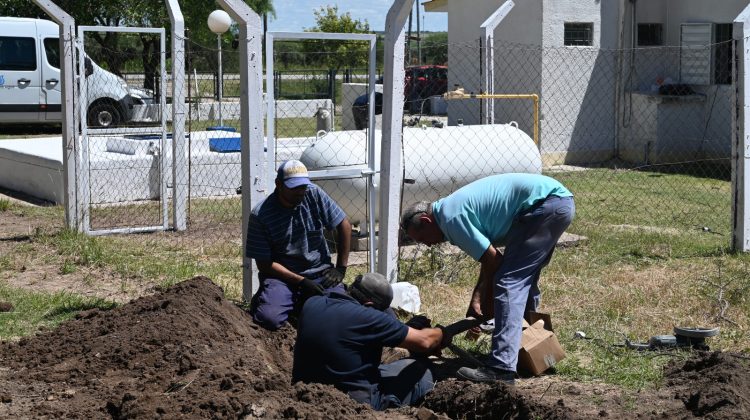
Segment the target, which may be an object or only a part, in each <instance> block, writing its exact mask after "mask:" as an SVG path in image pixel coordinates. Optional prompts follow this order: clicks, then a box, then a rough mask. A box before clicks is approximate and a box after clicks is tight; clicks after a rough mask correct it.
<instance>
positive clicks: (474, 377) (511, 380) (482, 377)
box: [457, 366, 516, 385]
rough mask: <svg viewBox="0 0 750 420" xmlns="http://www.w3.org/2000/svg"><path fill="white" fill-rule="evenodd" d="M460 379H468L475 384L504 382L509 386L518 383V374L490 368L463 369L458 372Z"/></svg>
mask: <svg viewBox="0 0 750 420" xmlns="http://www.w3.org/2000/svg"><path fill="white" fill-rule="evenodd" d="M457 375H458V377H459V378H462V379H468V380H470V381H474V382H497V381H500V382H504V383H506V384H508V385H514V384H515V383H516V372H511V371H509V370H502V369H495V368H491V367H488V366H481V367H478V368H476V369H472V368H468V367H462V368H461V369H459V370H458V372H457Z"/></svg>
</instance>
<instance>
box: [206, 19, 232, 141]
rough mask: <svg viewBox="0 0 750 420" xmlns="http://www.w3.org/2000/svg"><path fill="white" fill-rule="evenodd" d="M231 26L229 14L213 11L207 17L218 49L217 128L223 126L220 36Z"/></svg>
mask: <svg viewBox="0 0 750 420" xmlns="http://www.w3.org/2000/svg"><path fill="white" fill-rule="evenodd" d="M231 24H232V18H230V17H229V14H228V13H227V12H225V11H223V10H214V11H213V12H211V14H210V15H208V29H210V30H211V32H213V33H215V34H216V45H217V47H218V55H219V57H218V59H219V83H218V86H217V89H218V94H217V99H218V100H219V126H222V127H223V126H224V118H223V115H222V112H221V99H222V91H223V90H224V81H223V78H224V76H223V75H222V72H221V35H222V34H223V33H224V32H226V31H227V30H229V26H230V25H231Z"/></svg>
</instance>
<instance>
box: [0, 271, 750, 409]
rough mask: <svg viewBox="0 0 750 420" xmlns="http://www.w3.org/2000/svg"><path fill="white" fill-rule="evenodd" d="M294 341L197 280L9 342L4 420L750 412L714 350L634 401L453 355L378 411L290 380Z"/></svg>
mask: <svg viewBox="0 0 750 420" xmlns="http://www.w3.org/2000/svg"><path fill="white" fill-rule="evenodd" d="M294 338H295V331H294V330H292V329H291V328H289V329H283V330H281V331H278V332H274V333H271V332H268V331H266V330H264V329H262V328H259V327H257V326H256V325H255V324H253V322H252V321H251V319H250V317H249V316H248V315H247V314H246V313H245V312H244V311H243V310H242V309H240V308H239V307H237V306H236V305H235V304H234V303H232V302H231V301H228V300H227V299H225V297H224V294H223V292H222V290H221V288H220V287H218V286H216V285H215V284H213V283H212V282H211V281H210V280H209V279H207V278H205V277H196V278H194V279H191V280H187V281H185V282H182V283H180V284H177V285H175V286H173V287H171V288H170V289H168V290H165V291H162V292H160V293H157V294H155V295H151V296H146V297H142V298H140V299H137V300H134V301H132V302H130V303H128V304H125V305H123V306H121V307H119V308H116V309H113V310H109V311H99V310H91V311H85V312H81V313H79V314H78V315H77V317H76V318H75V319H73V320H71V321H68V322H66V323H63V324H62V325H60V326H59V327H58V328H56V329H54V330H52V331H46V332H43V333H40V334H37V335H35V336H33V337H27V338H23V339H21V340H20V341H18V342H16V343H3V344H0V418H115V419H124V418H176V417H184V418H312V419H322V418H341V419H348V418H377V419H385V418H387V419H394V418H402V419H409V418H410V419H415V418H416V419H420V420H427V419H440V418H446V417H445V415H447V416H449V417H450V418H462V419H479V418H545V419H563V418H591V417H595V416H600V417H605V416H606V417H610V418H632V417H665V416H666V417H679V418H689V417H693V416H706V417H712V418H740V417H743V416H745V415H746V413H748V412H750V368H749V367H748V361H747V360H745V359H743V358H741V357H736V356H730V355H725V354H721V353H718V354H717V353H705V354H700V355H699V357H698V358H696V359H694V360H691V361H689V362H687V363H683V364H681V365H674V366H672V367H670V369H669V370H668V372H667V385H668V386H667V387H665V388H663V389H662V390H659V392H657V393H653V394H648V393H643V394H639V395H637V396H635V397H632V399H629V400H626V399H624V398H623V395H621V393H620V392H619V391H617V390H615V391H614V392H611V394H612V395H613V397H611V398H610V397H609V396H608V395H609V394H608V393H607V392H609V391H606V390H605V391H603V392H599V390H598V389H595V388H594V387H592V386H591V384H571V383H565V382H564V381H560V380H555V379H554V377H548V378H547V379H545V378H535V379H531V380H527V381H523V382H522V383H520V384H519V386H517V387H515V388H512V387H511V388H509V387H507V386H505V385H503V384H473V383H469V382H464V381H458V380H455V379H452V377H453V375H454V373H455V369H456V368H457V364H458V363H459V362H458V361H457V360H456V359H443V360H439V361H438V362H437V363H436V371H435V377H436V378H439V379H440V380H441V381H440V382H439V383H438V384H437V385H436V387H435V390H434V391H433V392H431V393H430V394H428V396H427V397H426V399H425V401H424V403H423V406H422V407H420V408H404V409H399V410H389V411H386V412H384V413H383V412H381V413H379V412H375V411H373V410H371V409H370V408H369V406H366V405H362V404H358V403H356V402H354V401H353V400H351V399H350V398H349V397H348V396H347V395H345V394H343V393H341V392H339V391H338V390H336V389H335V388H333V387H330V386H324V385H315V384H309V385H306V384H299V383H298V384H292V383H291V367H292V349H293V345H294ZM550 379H551V380H552V382H550V381H549V380H550ZM545 381H547V382H545ZM535 384H536V387H535ZM553 386H554V391H553V390H552V387H553ZM548 391H549V392H548ZM592 392H594V393H596V398H594V397H592V395H591V393H592ZM675 397H677V399H676V398H675ZM436 413H444V414H436Z"/></svg>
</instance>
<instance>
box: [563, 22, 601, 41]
mask: <svg viewBox="0 0 750 420" xmlns="http://www.w3.org/2000/svg"><path fill="white" fill-rule="evenodd" d="M572 31H580V33H582V34H584V35H586V36H584V37H582V39H571V38H570V37H571V36H572V34H571V32H572ZM584 38H585V39H584ZM563 46H566V47H593V46H594V22H564V23H563Z"/></svg>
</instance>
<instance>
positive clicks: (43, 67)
mask: <svg viewBox="0 0 750 420" xmlns="http://www.w3.org/2000/svg"><path fill="white" fill-rule="evenodd" d="M59 33H60V31H59V28H58V26H57V24H56V23H55V22H52V21H49V20H42V19H27V18H14V17H0V124H4V123H7V124H11V123H14V124H15V123H22V124H29V123H32V124H33V123H42V124H44V123H59V122H60V121H61V118H62V117H61V94H60V51H59V50H60V43H59ZM84 60H85V62H84V67H85V69H86V71H85V74H86V83H87V91H88V92H87V96H88V101H87V109H88V111H87V118H86V120H87V123H88V126H90V127H113V126H117V125H119V124H121V123H124V122H128V121H131V119H132V117H133V108H134V106H136V105H143V104H151V103H153V93H152V92H150V91H147V90H145V89H136V88H131V87H128V85H127V83H126V82H125V80H124V79H122V78H120V77H117V76H116V75H114V74H112V73H110V72H108V71H106V70H104V69H102V68H101V67H99V66H98V65H97V64H96V63H94V62H93V61H92V60H91V59H90V58H89V57H85V58H84ZM76 70H77V69H76Z"/></svg>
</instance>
